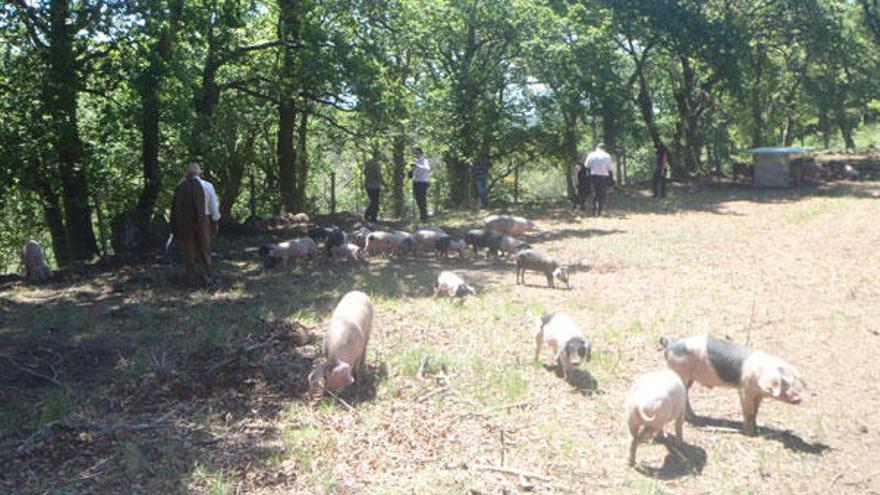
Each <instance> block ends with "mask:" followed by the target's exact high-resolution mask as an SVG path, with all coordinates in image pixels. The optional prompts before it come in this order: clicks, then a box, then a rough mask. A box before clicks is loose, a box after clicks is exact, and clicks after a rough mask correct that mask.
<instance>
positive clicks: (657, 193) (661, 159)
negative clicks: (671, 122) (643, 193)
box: [654, 144, 669, 199]
mask: <svg viewBox="0 0 880 495" xmlns="http://www.w3.org/2000/svg"><path fill="white" fill-rule="evenodd" d="M668 168H669V151H668V150H667V149H666V146H664V145H663V144H660V145H659V146H658V147H657V155H656V156H655V158H654V197H655V198H657V199H661V198H665V197H666V171H667V170H668Z"/></svg>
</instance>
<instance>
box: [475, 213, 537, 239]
mask: <svg viewBox="0 0 880 495" xmlns="http://www.w3.org/2000/svg"><path fill="white" fill-rule="evenodd" d="M483 223H484V224H485V225H486V229H488V230H491V231H493V232H497V233H499V234H507V235H522V234H524V233H526V232H527V231H529V230H537V228H538V226H537V225H535V222H533V221H531V220H529V219H527V218H523V217H513V216H510V215H489V216H488V217H486V218H484V219H483Z"/></svg>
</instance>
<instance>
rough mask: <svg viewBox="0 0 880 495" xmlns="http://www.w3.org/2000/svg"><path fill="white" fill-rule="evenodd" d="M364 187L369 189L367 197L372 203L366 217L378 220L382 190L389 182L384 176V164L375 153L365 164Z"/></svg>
mask: <svg viewBox="0 0 880 495" xmlns="http://www.w3.org/2000/svg"><path fill="white" fill-rule="evenodd" d="M364 188H365V189H366V190H367V197H368V198H370V204H369V205H368V206H367V210H366V211H365V212H364V219H365V220H366V221H368V222H376V221H378V216H379V197H380V194H381V190H382V188H385V189H387V188H388V184H386V183H385V179H384V178H383V177H382V164H381V163H380V162H379V159H378V158H377V155H376V154H375V153H374V154H373V157H372V158H370V159H369V160H367V163H365V164H364Z"/></svg>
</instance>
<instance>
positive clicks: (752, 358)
mask: <svg viewBox="0 0 880 495" xmlns="http://www.w3.org/2000/svg"><path fill="white" fill-rule="evenodd" d="M660 345H661V346H662V347H663V352H664V356H665V357H666V364H667V365H668V366H669V368H670V369H672V370H673V371H675V372H676V373H678V375H679V376H681V379H682V381H683V382H684V384H685V388H686V389H687V390H690V388H691V385H693V383H694V382H695V381H696V382H697V383H700V384H701V385H703V386H706V387H708V388H713V387H727V388H736V389H738V390H739V395H740V404H741V406H742V412H743V430H744V432H745V434H746V435H748V436H754V435H755V432H756V429H757V425H756V423H755V419H756V417H757V415H758V407H759V406H760V405H761V401H762V400H763V399H765V398H771V399H775V400H779V401H782V402H786V403H788V404H800V402H801V397H800V391H799V388H800V387H799V385H803V379H802V378H801V375H800V373H799V372H798V370H797V369H796V368H795V367H794V366H792V365H791V364H789V363H787V362H785V361H783V360H782V359H780V358H778V357H775V356H771V355H769V354H765V353H763V352H760V351H753V350H751V349H748V348H746V347H742V346H740V345H737V344H734V343H732V342H727V341H725V340H721V339H716V338H715V337H712V336H711V335H697V336H693V337H687V338H682V339H679V340H676V341H674V342H670V341H669V340H668V339H666V338H661V339H660ZM687 410H688V415H689V416H693V410H691V408H690V403H688V404H687Z"/></svg>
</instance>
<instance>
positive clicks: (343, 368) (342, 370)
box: [330, 363, 354, 385]
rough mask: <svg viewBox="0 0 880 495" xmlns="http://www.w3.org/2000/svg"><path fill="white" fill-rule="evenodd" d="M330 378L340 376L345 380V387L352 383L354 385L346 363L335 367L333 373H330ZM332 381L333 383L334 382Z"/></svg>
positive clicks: (349, 367) (349, 368)
mask: <svg viewBox="0 0 880 495" xmlns="http://www.w3.org/2000/svg"><path fill="white" fill-rule="evenodd" d="M330 376H332V377H334V378H335V377H338V376H342V377H343V378H345V384H346V385H351V384H352V383H354V377H353V376H351V366H350V365H349V364H348V363H339V364H337V365H336V367H335V368H333V371H331V372H330ZM332 381H333V382H335V381H336V380H332Z"/></svg>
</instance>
